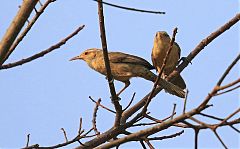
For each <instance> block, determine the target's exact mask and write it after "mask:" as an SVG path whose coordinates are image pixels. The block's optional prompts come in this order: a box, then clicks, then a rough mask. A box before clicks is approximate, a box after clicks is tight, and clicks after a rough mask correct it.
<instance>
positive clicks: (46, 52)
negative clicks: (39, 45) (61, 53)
mask: <svg viewBox="0 0 240 149" xmlns="http://www.w3.org/2000/svg"><path fill="white" fill-rule="evenodd" d="M83 28H84V25H82V26H80V27H79V28H78V29H76V30H75V31H74V32H73V33H71V34H70V35H68V36H67V37H66V38H64V39H63V40H61V41H60V42H58V43H57V44H55V45H53V46H51V47H49V48H48V49H46V50H44V51H41V52H39V53H37V54H34V55H32V56H30V57H28V58H25V59H22V60H20V61H17V62H13V63H9V64H5V65H2V66H0V69H8V68H12V67H16V66H19V65H22V64H25V63H28V62H30V61H33V60H35V59H37V58H40V57H42V56H44V55H46V54H48V53H50V52H52V51H54V50H56V49H58V48H60V47H61V46H62V45H64V44H65V43H66V42H67V41H68V40H69V39H71V38H72V37H73V36H75V35H77V34H78V32H79V31H81V30H82V29H83Z"/></svg>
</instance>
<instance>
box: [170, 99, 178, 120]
mask: <svg viewBox="0 0 240 149" xmlns="http://www.w3.org/2000/svg"><path fill="white" fill-rule="evenodd" d="M176 106H177V104H176V103H174V104H173V111H172V115H171V119H173V116H174V115H175V114H176Z"/></svg>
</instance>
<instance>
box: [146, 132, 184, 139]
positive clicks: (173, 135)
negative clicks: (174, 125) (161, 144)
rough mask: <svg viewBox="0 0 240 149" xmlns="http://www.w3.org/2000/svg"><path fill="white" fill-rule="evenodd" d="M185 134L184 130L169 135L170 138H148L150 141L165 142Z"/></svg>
mask: <svg viewBox="0 0 240 149" xmlns="http://www.w3.org/2000/svg"><path fill="white" fill-rule="evenodd" d="M183 133H184V130H182V131H180V132H177V133H174V134H171V135H168V136H162V137H154V138H148V139H149V140H164V139H170V138H175V137H177V136H180V135H181V134H183Z"/></svg>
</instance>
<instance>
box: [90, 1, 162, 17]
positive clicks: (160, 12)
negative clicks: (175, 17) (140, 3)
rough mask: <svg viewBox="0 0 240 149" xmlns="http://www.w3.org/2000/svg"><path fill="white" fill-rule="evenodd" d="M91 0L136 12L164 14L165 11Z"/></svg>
mask: <svg viewBox="0 0 240 149" xmlns="http://www.w3.org/2000/svg"><path fill="white" fill-rule="evenodd" d="M93 1H95V2H101V3H103V4H105V5H108V6H112V7H116V8H120V9H125V10H130V11H138V12H145V13H153V14H165V12H162V11H151V10H142V9H136V8H130V7H124V6H119V5H115V4H111V3H107V2H103V1H100V0H93Z"/></svg>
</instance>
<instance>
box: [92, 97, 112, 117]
mask: <svg viewBox="0 0 240 149" xmlns="http://www.w3.org/2000/svg"><path fill="white" fill-rule="evenodd" d="M89 99H90V100H91V101H92V102H94V103H95V104H98V105H99V106H100V107H102V108H103V109H106V110H107V111H110V112H112V113H116V112H115V111H113V110H111V109H109V108H108V107H106V106H104V105H102V104H101V103H97V102H96V101H95V100H94V99H93V98H92V97H91V96H89Z"/></svg>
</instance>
